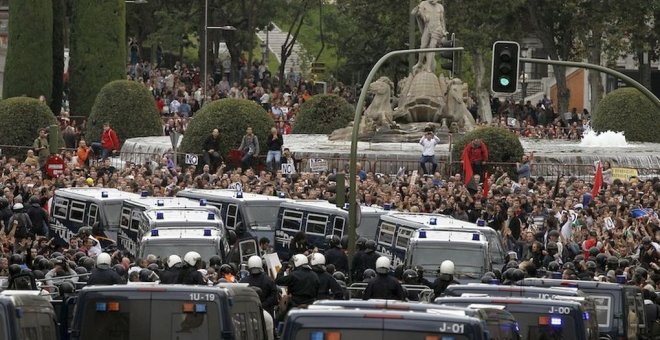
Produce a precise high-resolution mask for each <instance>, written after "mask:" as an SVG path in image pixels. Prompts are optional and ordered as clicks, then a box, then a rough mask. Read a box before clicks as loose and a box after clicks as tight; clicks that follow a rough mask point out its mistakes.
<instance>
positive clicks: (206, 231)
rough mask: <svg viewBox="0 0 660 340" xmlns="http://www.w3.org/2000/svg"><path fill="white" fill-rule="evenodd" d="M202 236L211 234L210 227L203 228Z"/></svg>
mask: <svg viewBox="0 0 660 340" xmlns="http://www.w3.org/2000/svg"><path fill="white" fill-rule="evenodd" d="M204 236H211V229H209V228H205V229H204Z"/></svg>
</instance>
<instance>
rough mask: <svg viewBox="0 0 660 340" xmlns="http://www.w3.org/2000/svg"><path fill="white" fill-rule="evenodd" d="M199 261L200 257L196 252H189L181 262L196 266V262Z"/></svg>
mask: <svg viewBox="0 0 660 340" xmlns="http://www.w3.org/2000/svg"><path fill="white" fill-rule="evenodd" d="M201 259H202V255H199V253H198V252H196V251H189V252H187V253H186V255H184V256H183V261H185V262H186V263H187V264H188V265H191V266H194V265H195V264H197V261H200V260H201Z"/></svg>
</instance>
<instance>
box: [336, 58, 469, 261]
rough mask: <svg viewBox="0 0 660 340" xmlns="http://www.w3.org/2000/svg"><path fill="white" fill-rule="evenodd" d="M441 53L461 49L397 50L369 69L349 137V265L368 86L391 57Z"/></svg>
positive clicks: (354, 228)
mask: <svg viewBox="0 0 660 340" xmlns="http://www.w3.org/2000/svg"><path fill="white" fill-rule="evenodd" d="M442 51H450V52H454V51H463V47H436V48H418V49H408V50H397V51H391V52H389V53H387V54H385V55H384V56H382V57H381V58H380V59H379V60H378V61H377V62H376V65H374V67H373V68H372V69H371V71H370V72H369V75H368V76H367V79H366V80H365V82H364V85H363V86H362V91H361V93H360V98H359V100H358V103H357V106H356V107H355V117H354V118H353V133H352V135H351V153H350V165H349V182H348V183H349V185H348V187H349V195H348V202H349V209H348V221H349V224H348V256H349V262H348V263H349V264H350V263H351V259H352V257H353V253H354V251H355V238H356V235H355V230H356V228H357V190H356V187H357V180H356V176H357V146H358V137H359V132H360V120H361V118H362V110H363V109H364V102H365V101H366V99H367V92H368V89H369V84H371V82H372V81H373V79H374V78H375V77H376V73H378V70H379V69H380V67H381V66H383V64H384V63H385V62H386V61H387V60H388V59H390V58H391V57H394V56H398V55H405V54H413V53H427V52H442Z"/></svg>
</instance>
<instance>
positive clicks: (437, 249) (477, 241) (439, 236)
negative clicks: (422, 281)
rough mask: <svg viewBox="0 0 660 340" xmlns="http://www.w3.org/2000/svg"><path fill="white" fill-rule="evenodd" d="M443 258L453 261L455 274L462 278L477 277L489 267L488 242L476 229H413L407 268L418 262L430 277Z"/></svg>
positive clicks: (456, 276)
mask: <svg viewBox="0 0 660 340" xmlns="http://www.w3.org/2000/svg"><path fill="white" fill-rule="evenodd" d="M445 260H451V261H452V262H454V277H455V278H456V279H458V280H459V281H462V282H469V281H475V280H479V279H481V276H482V275H483V274H484V273H486V272H489V271H491V269H492V268H491V260H490V254H489V252H488V242H487V241H486V240H485V237H484V235H483V234H481V233H479V232H470V233H466V232H462V231H457V230H453V229H449V230H442V229H441V230H436V229H428V228H420V229H417V230H415V231H414V232H413V234H412V235H411V236H410V239H409V241H408V250H407V251H406V257H405V265H406V268H413V267H415V266H417V265H420V266H422V267H423V268H424V277H425V278H426V279H427V280H430V281H433V280H434V279H435V277H436V273H437V269H438V268H440V264H442V262H443V261H445Z"/></svg>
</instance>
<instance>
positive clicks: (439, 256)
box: [410, 247, 485, 279]
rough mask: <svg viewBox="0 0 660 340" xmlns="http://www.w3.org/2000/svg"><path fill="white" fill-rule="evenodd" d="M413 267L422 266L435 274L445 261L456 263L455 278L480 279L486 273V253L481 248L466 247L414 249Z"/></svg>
mask: <svg viewBox="0 0 660 340" xmlns="http://www.w3.org/2000/svg"><path fill="white" fill-rule="evenodd" d="M410 255H411V256H412V265H413V266H415V265H421V266H422V267H424V268H425V269H426V270H428V271H429V272H433V273H435V270H436V269H437V268H439V267H440V264H441V263H442V262H443V261H445V260H451V261H452V262H454V276H456V277H457V278H461V277H467V278H473V279H478V278H480V277H481V274H483V273H484V272H485V270H484V269H485V268H484V253H483V250H482V249H481V248H466V247H460V248H458V247H452V248H448V247H433V248H425V247H419V248H414V249H413V253H412V254H410Z"/></svg>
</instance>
